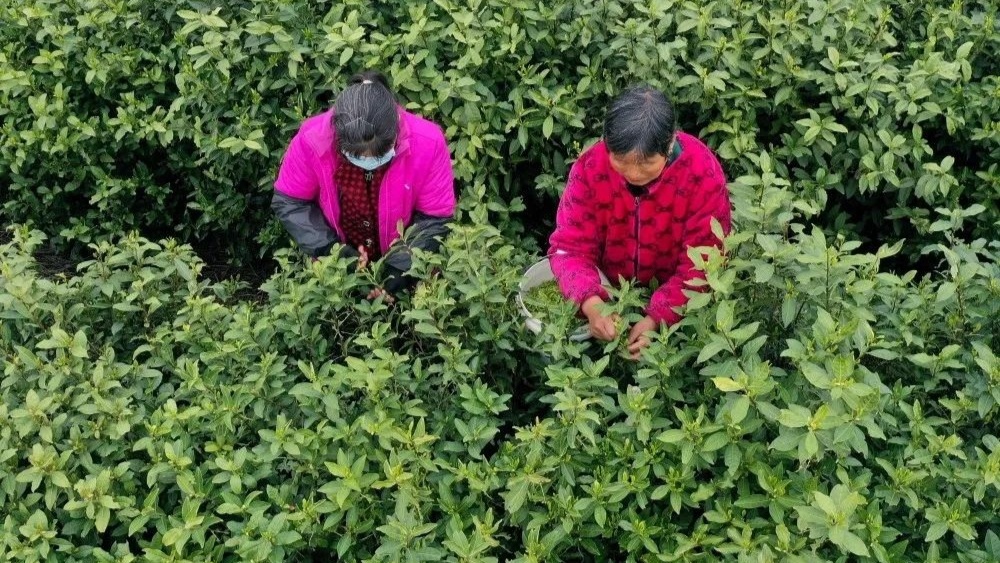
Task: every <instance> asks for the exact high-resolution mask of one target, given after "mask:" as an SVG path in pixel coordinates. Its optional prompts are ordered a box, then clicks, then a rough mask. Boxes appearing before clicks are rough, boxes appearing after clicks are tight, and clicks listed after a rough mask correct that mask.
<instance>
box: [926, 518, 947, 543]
mask: <svg viewBox="0 0 1000 563" xmlns="http://www.w3.org/2000/svg"><path fill="white" fill-rule="evenodd" d="M947 532H948V523H947V522H935V523H933V524H931V526H930V528H928V529H927V536H925V537H924V541H925V542H927V543H930V542H932V541H937V540H939V539H941V538H942V537H943V536H944V535H945V534H946V533H947Z"/></svg>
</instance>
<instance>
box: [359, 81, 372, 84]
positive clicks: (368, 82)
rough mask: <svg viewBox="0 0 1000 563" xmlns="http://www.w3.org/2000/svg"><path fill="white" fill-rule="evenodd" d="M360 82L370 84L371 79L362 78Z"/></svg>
mask: <svg viewBox="0 0 1000 563" xmlns="http://www.w3.org/2000/svg"><path fill="white" fill-rule="evenodd" d="M361 83H362V84H371V83H372V81H371V80H362V81H361Z"/></svg>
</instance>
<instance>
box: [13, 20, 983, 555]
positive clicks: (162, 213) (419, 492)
mask: <svg viewBox="0 0 1000 563" xmlns="http://www.w3.org/2000/svg"><path fill="white" fill-rule="evenodd" d="M996 11H997V6H996V5H995V3H990V2H968V3H965V4H959V3H956V4H954V5H950V6H937V5H933V4H919V3H902V2H874V3H860V2H850V1H837V0H834V1H820V0H807V1H804V2H784V1H782V2H779V1H773V0H767V1H764V2H756V3H749V2H741V1H735V2H730V3H721V2H709V3H695V2H676V1H672V0H664V1H653V0H650V1H647V2H620V1H616V0H595V1H593V2H565V1H555V2H527V1H525V0H511V1H504V2H500V1H498V0H470V1H467V2H457V1H454V0H435V2H433V3H425V2H401V1H396V0H390V1H384V2H363V1H361V0H344V1H337V2H304V1H301V0H286V1H283V2H229V3H226V4H225V6H216V5H211V4H208V3H204V2H190V3H185V4H163V3H154V2H151V1H149V0H111V1H101V2H98V1H96V0H69V1H67V0H60V1H55V0H29V1H21V0H19V1H16V2H15V1H13V0H0V21H3V22H4V25H3V26H0V39H2V41H0V119H2V124H0V193H2V200H3V204H4V206H3V210H2V214H3V217H4V219H5V220H6V221H5V222H8V223H12V222H18V223H24V225H22V226H15V227H12V228H10V229H9V230H8V231H6V232H5V234H4V235H3V238H2V239H0V241H2V242H3V244H0V366H2V374H0V395H2V401H0V559H3V560H12V561H47V562H73V561H80V562H84V561H86V562H91V561H107V562H111V561H115V562H123V563H125V562H129V561H152V562H167V561H171V562H183V561H188V562H192V563H193V562H199V563H200V562H206V561H219V562H221V561H226V562H235V561H311V560H312V561H317V560H318V561H328V560H345V561H357V560H371V561H400V560H406V561H463V562H473V561H481V562H488V561H498V560H503V561H508V560H516V561H520V562H525V563H527V562H531V561H565V560H569V561H591V560H607V561H623V560H630V561H717V560H720V559H721V560H732V561H741V562H744V561H745V562H748V563H749V562H768V561H789V562H813V561H854V560H874V561H880V562H889V561H893V562H895V561H925V560H926V561H954V562H961V563H972V562H990V561H997V560H1000V536H998V533H997V532H998V530H1000V424H998V420H1000V358H998V354H1000V265H998V264H1000V260H998V258H1000V241H998V240H997V237H996V235H995V234H994V233H995V228H996V226H997V225H998V222H1000V209H998V199H1000V198H998V189H1000V173H998V170H997V165H996V163H997V162H998V161H1000V143H998V140H1000V125H998V122H997V115H1000V95H998V94H1000V82H998V69H1000V64H998V57H1000V55H998V53H1000V34H998V33H997V25H998V23H997V19H996ZM595 22H600V24H599V25H597V24H595ZM362 67H378V68H383V69H385V70H386V71H387V72H388V73H389V74H390V75H391V78H392V80H393V81H394V83H395V84H396V85H397V86H398V88H399V91H400V95H401V97H402V98H403V99H404V100H405V102H406V103H407V105H408V106H409V107H411V108H413V109H415V110H417V111H418V112H420V113H423V114H425V115H428V116H430V117H432V118H434V119H435V120H437V121H439V122H440V123H442V124H443V125H444V126H445V127H446V129H447V132H448V136H449V139H450V140H451V144H452V148H453V152H454V156H455V163H456V172H457V174H458V176H459V178H460V184H461V187H462V192H461V194H460V195H461V200H462V214H461V217H460V218H459V220H458V221H457V223H456V225H455V227H454V229H453V231H452V233H451V234H450V235H449V236H448V237H447V239H446V240H445V242H444V249H443V252H442V253H441V254H440V255H425V254H418V256H417V259H416V260H415V265H414V270H415V272H414V273H415V274H416V275H418V276H419V277H421V278H422V279H423V280H424V281H423V282H421V283H420V284H419V285H418V286H417V288H416V289H415V290H414V292H413V293H412V294H410V295H402V296H400V300H399V301H398V302H396V303H394V304H388V303H385V302H383V301H381V300H378V301H375V302H369V301H367V300H365V299H363V296H364V295H367V294H368V291H369V290H370V289H371V288H372V285H373V282H374V280H375V279H376V278H375V276H374V275H373V272H370V271H366V272H361V273H356V272H354V271H353V269H352V267H351V264H350V263H348V262H346V261H337V260H335V259H330V258H327V259H323V260H320V261H317V262H311V261H308V260H305V259H303V258H302V257H301V256H300V255H298V254H296V253H295V252H293V251H289V250H277V251H274V249H275V248H276V247H279V246H283V245H284V244H285V241H286V238H287V237H285V235H284V233H283V232H281V231H280V229H279V228H277V226H276V225H275V224H274V223H273V222H270V223H269V221H270V219H269V212H268V209H267V202H268V199H269V197H270V189H271V188H270V183H271V180H272V178H273V175H274V170H275V168H276V166H277V161H278V158H279V157H280V153H281V150H282V148H283V146H282V145H283V143H284V141H285V140H286V139H287V138H288V137H289V136H290V135H291V133H292V131H293V130H294V128H295V126H296V125H297V123H298V122H299V120H301V119H302V118H303V117H304V116H306V115H308V114H310V113H313V112H315V111H318V110H320V109H322V108H324V107H325V106H326V105H327V104H328V103H329V102H330V97H331V95H333V94H334V93H335V92H337V91H338V90H339V88H340V87H341V86H342V84H343V82H344V79H345V75H346V74H347V73H349V72H351V71H354V70H357V69H359V68H362ZM636 78H641V79H643V80H647V81H649V82H652V83H654V84H657V85H659V86H662V87H663V88H665V89H666V90H667V91H668V92H669V93H670V94H672V96H673V97H674V98H675V100H676V101H677V102H678V107H679V112H680V118H681V123H682V125H683V127H684V128H685V129H687V130H689V131H691V132H693V133H698V134H700V135H701V136H702V137H704V138H705V139H706V140H707V141H708V142H709V144H710V145H712V146H713V147H716V148H717V149H718V151H719V154H720V155H721V157H722V159H723V161H724V164H725V166H726V168H727V170H728V172H729V173H730V176H731V178H732V180H733V181H732V183H731V191H732V196H733V203H734V226H735V229H734V233H733V234H732V235H731V236H729V237H728V238H727V240H726V248H725V251H724V252H721V251H718V250H716V249H693V250H692V256H693V257H694V258H695V260H696V262H697V263H699V264H700V265H701V267H703V268H704V270H705V271H706V276H707V282H706V283H707V285H708V286H710V287H709V288H708V289H710V291H705V292H703V293H697V294H695V295H694V297H693V298H692V301H691V303H690V305H689V307H688V309H687V311H686V317H685V319H684V321H682V322H681V323H680V324H679V325H677V326H675V327H671V328H670V329H664V330H662V331H661V333H660V334H659V336H658V337H657V338H655V339H654V342H653V344H652V345H651V346H650V348H649V349H648V350H647V351H646V352H645V354H644V355H643V357H642V359H641V360H640V361H638V362H633V361H630V360H628V359H627V358H625V357H623V356H622V354H621V353H620V345H621V343H620V342H615V343H610V344H608V345H599V344H597V343H594V342H577V341H574V340H572V339H570V338H568V335H570V334H572V333H573V332H574V331H575V330H577V328H578V327H579V324H580V321H579V319H577V318H574V316H573V312H572V310H571V308H570V307H564V308H563V310H562V311H553V312H552V314H551V315H550V316H549V317H547V318H546V321H547V322H546V323H545V325H544V330H543V332H542V333H541V334H538V335H535V334H532V333H530V332H529V331H526V330H524V329H523V326H522V319H521V317H520V314H519V312H518V309H517V307H516V305H515V303H514V300H513V297H514V295H515V293H516V292H517V287H518V283H519V281H520V277H521V272H522V271H523V270H524V268H525V267H526V266H528V265H529V264H531V263H532V262H534V261H535V260H537V259H538V257H537V254H536V250H537V249H536V248H534V247H533V245H532V244H531V243H530V242H526V239H525V237H523V236H517V237H513V236H511V235H513V234H520V233H523V232H524V231H532V230H535V229H538V228H539V223H538V222H537V220H536V218H533V217H532V216H531V215H530V214H529V213H526V211H525V207H526V206H525V203H527V204H529V205H528V206H527V207H529V208H530V209H531V210H533V211H539V210H541V211H545V210H546V209H549V210H551V208H550V207H547V205H550V204H551V203H552V202H553V201H554V197H555V196H556V195H557V194H558V191H559V189H560V187H561V182H562V178H563V176H564V173H565V170H566V166H567V161H568V160H569V159H571V158H573V157H574V156H575V155H576V154H577V153H578V151H579V150H580V149H581V148H582V147H583V146H584V145H585V143H586V142H588V139H591V138H592V137H594V136H596V135H597V133H598V129H599V125H598V124H599V123H600V119H601V114H602V111H603V107H604V105H605V104H606V102H607V100H608V99H609V97H610V96H611V95H613V94H614V93H615V92H617V91H618V90H619V89H620V88H621V87H622V86H624V85H625V84H627V83H630V82H632V81H633V80H635V79H636ZM545 213H546V215H545V216H546V218H548V219H550V214H547V213H548V212H547V211H545ZM543 226H544V225H543ZM132 231H136V232H133V234H128V235H122V234H121V233H125V232H132ZM43 232H44V233H48V235H49V236H50V237H51V238H50V239H48V241H49V242H51V241H57V242H59V243H65V242H67V241H74V242H75V243H76V244H78V245H85V246H83V247H81V248H83V250H84V251H83V252H81V255H83V256H85V258H84V261H83V262H81V263H80V265H79V268H78V269H77V270H76V271H75V272H69V273H64V274H55V275H53V274H51V273H47V272H45V271H44V268H42V267H41V265H40V264H39V263H38V262H37V259H36V256H37V251H38V250H39V249H41V248H43V247H45V246H46V245H47V244H48V243H47V242H46V235H45V234H43ZM138 233H141V235H142V236H141V235H140V234H138ZM164 235H173V238H166V237H164ZM157 240H159V242H155V241H157ZM206 241H209V242H212V243H213V244H215V245H217V246H229V251H230V252H231V254H232V256H234V257H242V258H243V259H247V258H248V257H251V256H253V255H254V254H256V253H258V252H264V254H265V255H266V256H268V257H271V256H273V257H274V259H275V260H276V263H277V271H276V272H275V273H274V274H273V276H271V277H270V278H269V279H268V280H267V281H266V283H264V284H263V286H261V287H260V288H259V291H258V292H257V293H256V296H255V298H252V299H247V298H246V296H247V294H248V292H251V293H252V291H253V290H255V289H257V288H247V287H243V286H241V284H240V283H239V282H236V281H225V282H211V281H208V280H206V278H205V276H204V275H203V274H204V273H205V268H206V265H205V263H204V262H203V261H202V260H201V259H200V258H199V257H198V256H197V255H196V253H195V252H194V251H193V250H192V246H191V244H189V243H194V244H203V243H205V242H206ZM272 251H274V252H272ZM914 260H919V261H920V262H919V266H920V267H919V268H914V267H913V266H914ZM887 264H891V266H892V267H887ZM614 293H615V296H616V298H617V301H616V305H615V306H616V307H617V308H618V310H619V311H620V312H621V313H623V314H624V315H626V316H629V315H633V316H634V315H635V314H636V311H637V310H638V307H639V305H641V297H640V293H639V290H638V289H637V288H631V287H628V286H627V285H626V286H625V287H622V288H620V289H617V290H615V292H614Z"/></svg>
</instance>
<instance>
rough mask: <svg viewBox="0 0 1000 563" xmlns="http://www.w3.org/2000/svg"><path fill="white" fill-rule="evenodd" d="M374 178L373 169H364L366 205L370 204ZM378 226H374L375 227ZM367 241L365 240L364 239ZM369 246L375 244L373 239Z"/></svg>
mask: <svg viewBox="0 0 1000 563" xmlns="http://www.w3.org/2000/svg"><path fill="white" fill-rule="evenodd" d="M374 178H375V171H374V170H365V193H366V194H367V195H368V205H371V204H372V180H373V179H374ZM372 211H374V212H375V213H374V215H375V220H376V225H378V204H377V203H376V204H375V209H373V210H372ZM377 228H378V227H377V226H376V229H377ZM366 242H367V241H366ZM369 246H375V241H374V240H373V241H372V242H371V244H369Z"/></svg>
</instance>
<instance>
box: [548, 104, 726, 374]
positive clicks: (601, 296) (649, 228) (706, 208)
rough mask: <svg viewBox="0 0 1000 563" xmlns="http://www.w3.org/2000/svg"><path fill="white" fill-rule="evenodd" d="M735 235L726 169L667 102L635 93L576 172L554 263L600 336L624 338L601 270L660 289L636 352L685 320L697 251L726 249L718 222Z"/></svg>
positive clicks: (552, 252) (553, 246)
mask: <svg viewBox="0 0 1000 563" xmlns="http://www.w3.org/2000/svg"><path fill="white" fill-rule="evenodd" d="M713 218H714V219H716V220H718V221H719V223H720V224H721V225H722V228H723V231H724V232H727V233H728V232H729V229H730V209H729V192H728V190H727V188H726V178H725V176H724V175H723V172H722V167H721V166H720V165H719V161H718V160H717V159H716V158H715V155H714V154H712V151H711V150H709V149H708V147H706V146H705V145H704V144H703V143H702V142H701V141H699V140H698V139H696V138H695V137H693V136H691V135H688V134H686V133H682V132H679V131H677V130H676V126H675V118H674V110H673V107H672V106H671V104H670V102H669V100H667V97H666V96H665V95H664V94H663V93H662V92H660V91H659V90H656V89H654V88H651V87H649V86H637V87H633V88H631V89H629V90H627V91H625V92H623V93H622V94H620V95H619V96H618V97H617V98H616V99H615V100H614V101H612V102H611V106H610V107H609V108H608V112H607V115H606V116H605V120H604V137H603V139H602V140H601V141H599V142H598V143H597V144H595V145H594V146H592V147H590V148H589V149H587V150H586V151H584V152H583V154H582V155H580V158H579V159H577V161H576V163H574V164H573V167H572V169H571V170H570V173H569V179H568V181H567V183H566V191H565V192H564V193H563V196H562V200H561V201H560V203H559V211H558V213H557V215H556V229H555V232H553V233H552V236H551V237H550V239H549V245H550V246H549V259H550V262H551V264H552V271H553V273H554V274H555V277H556V279H557V280H558V282H559V287H560V289H561V290H562V292H563V295H565V296H566V298H567V299H571V300H573V301H574V302H576V303H577V304H579V305H580V309H581V311H582V313H583V314H584V315H585V316H586V317H587V320H588V323H589V328H590V333H591V334H592V335H593V336H594V337H596V338H599V339H602V340H613V339H614V338H616V337H617V330H616V327H615V320H616V319H615V318H614V317H613V316H606V315H604V314H603V313H602V307H601V305H602V304H603V303H604V302H605V301H607V300H608V293H607V292H606V291H605V290H604V288H603V287H601V282H600V277H599V274H598V269H600V270H601V271H603V272H604V273H605V274H606V275H607V277H608V278H609V279H611V280H613V281H614V280H617V279H618V278H619V276H621V277H624V278H626V279H631V280H635V281H637V282H638V283H641V284H649V283H650V282H651V281H652V280H654V279H655V280H658V281H659V282H660V284H661V285H660V286H659V288H658V289H657V290H656V291H655V292H654V293H653V296H652V298H651V299H650V301H649V304H648V306H647V307H646V316H645V317H644V318H643V319H642V320H640V321H639V322H637V323H636V324H635V325H634V326H632V327H630V328H629V329H628V330H629V333H628V345H629V352H630V353H631V355H632V357H633V358H637V357H638V355H639V353H640V351H641V350H642V348H644V347H645V346H646V345H648V344H649V339H648V338H647V337H646V336H645V333H646V332H648V331H651V330H655V329H657V327H658V326H659V325H661V324H673V323H675V322H677V321H679V320H680V318H681V317H680V315H679V314H678V313H677V311H676V310H675V309H676V308H677V307H679V306H681V305H683V304H685V303H686V302H687V299H688V298H687V296H686V295H685V294H684V290H685V289H695V288H694V287H692V286H690V285H689V284H688V282H689V281H691V280H693V279H695V278H700V277H704V274H703V273H702V272H699V271H698V270H696V269H695V268H694V264H693V263H692V262H691V260H690V259H689V258H688V255H687V251H688V249H689V248H691V247H697V246H709V245H715V246H719V245H721V241H719V239H718V238H717V237H716V236H715V235H714V234H713V233H712V226H711V225H712V219H713Z"/></svg>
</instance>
